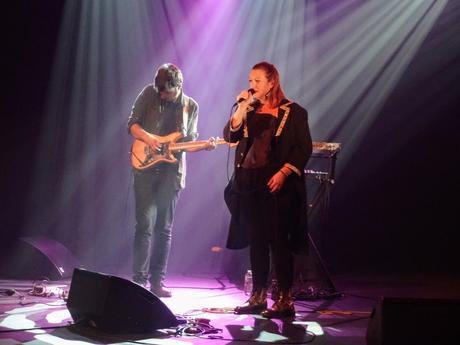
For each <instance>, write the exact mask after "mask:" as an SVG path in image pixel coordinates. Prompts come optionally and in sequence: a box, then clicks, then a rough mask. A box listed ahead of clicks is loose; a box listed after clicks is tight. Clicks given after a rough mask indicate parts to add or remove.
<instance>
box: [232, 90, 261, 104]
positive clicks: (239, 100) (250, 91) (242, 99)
mask: <svg viewBox="0 0 460 345" xmlns="http://www.w3.org/2000/svg"><path fill="white" fill-rule="evenodd" d="M248 92H249V93H250V94H251V95H253V94H254V93H255V92H256V91H255V90H254V89H253V88H251V89H249V90H248ZM244 100H245V99H244V98H242V97H241V98H240V99H238V101H237V102H236V103H235V104H233V106H235V105H237V104H238V103H241V102H243V101H244Z"/></svg>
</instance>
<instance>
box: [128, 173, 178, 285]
mask: <svg viewBox="0 0 460 345" xmlns="http://www.w3.org/2000/svg"><path fill="white" fill-rule="evenodd" d="M179 194H180V189H179V188H178V186H177V176H176V175H175V173H174V172H165V171H163V172H161V171H158V170H156V169H154V170H151V171H145V172H135V173H134V198H135V209H136V211H135V212H136V228H135V234H134V247H133V280H134V281H136V282H138V283H145V282H146V281H147V280H148V279H149V276H150V281H151V283H152V285H153V286H159V285H160V284H161V283H162V281H163V280H164V278H165V274H166V265H167V263H168V256H169V251H170V249H171V234H172V226H173V220H174V210H175V208H176V204H177V201H178V199H179Z"/></svg>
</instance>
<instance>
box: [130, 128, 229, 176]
mask: <svg viewBox="0 0 460 345" xmlns="http://www.w3.org/2000/svg"><path fill="white" fill-rule="evenodd" d="M182 137H183V135H182V133H180V132H173V133H171V134H168V135H166V136H159V135H155V138H156V139H157V140H158V142H159V143H160V147H159V149H158V150H154V149H152V148H151V147H150V146H149V145H147V144H146V143H145V142H143V141H142V140H139V139H135V140H134V142H133V145H132V146H131V152H130V155H131V165H132V166H133V168H135V169H136V170H146V169H149V168H151V167H153V166H155V165H156V164H158V163H160V162H166V163H175V162H177V158H176V157H174V155H173V153H174V152H176V151H189V150H193V151H200V150H204V149H206V148H207V147H209V143H208V141H207V140H198V141H186V142H183V143H178V142H177V140H179V139H181V138H182ZM213 143H214V144H216V145H220V144H227V145H230V146H234V145H236V144H233V143H229V142H227V141H225V140H224V139H220V138H217V139H215V140H214V141H213Z"/></svg>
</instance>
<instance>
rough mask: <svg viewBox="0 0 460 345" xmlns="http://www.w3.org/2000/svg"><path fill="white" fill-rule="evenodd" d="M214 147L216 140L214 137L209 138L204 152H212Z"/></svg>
mask: <svg viewBox="0 0 460 345" xmlns="http://www.w3.org/2000/svg"><path fill="white" fill-rule="evenodd" d="M216 147H217V143H216V138H214V137H211V138H209V139H208V141H207V142H206V148H205V150H206V151H211V150H214V149H215V148H216Z"/></svg>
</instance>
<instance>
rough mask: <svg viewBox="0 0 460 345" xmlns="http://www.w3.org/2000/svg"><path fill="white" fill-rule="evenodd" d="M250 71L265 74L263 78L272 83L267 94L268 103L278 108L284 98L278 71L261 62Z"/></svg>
mask: <svg viewBox="0 0 460 345" xmlns="http://www.w3.org/2000/svg"><path fill="white" fill-rule="evenodd" d="M252 69H259V70H262V71H264V72H265V76H266V77H267V80H268V81H269V82H273V87H272V89H271V91H270V93H269V94H268V96H267V98H268V102H269V103H270V104H271V105H272V106H273V107H278V106H279V105H280V103H281V101H282V100H283V99H285V98H286V96H285V95H284V92H283V89H282V88H281V84H280V75H279V73H278V70H277V69H276V67H275V65H273V64H271V63H269V62H266V61H262V62H259V63H257V64H255V65H254V66H253V67H252Z"/></svg>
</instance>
